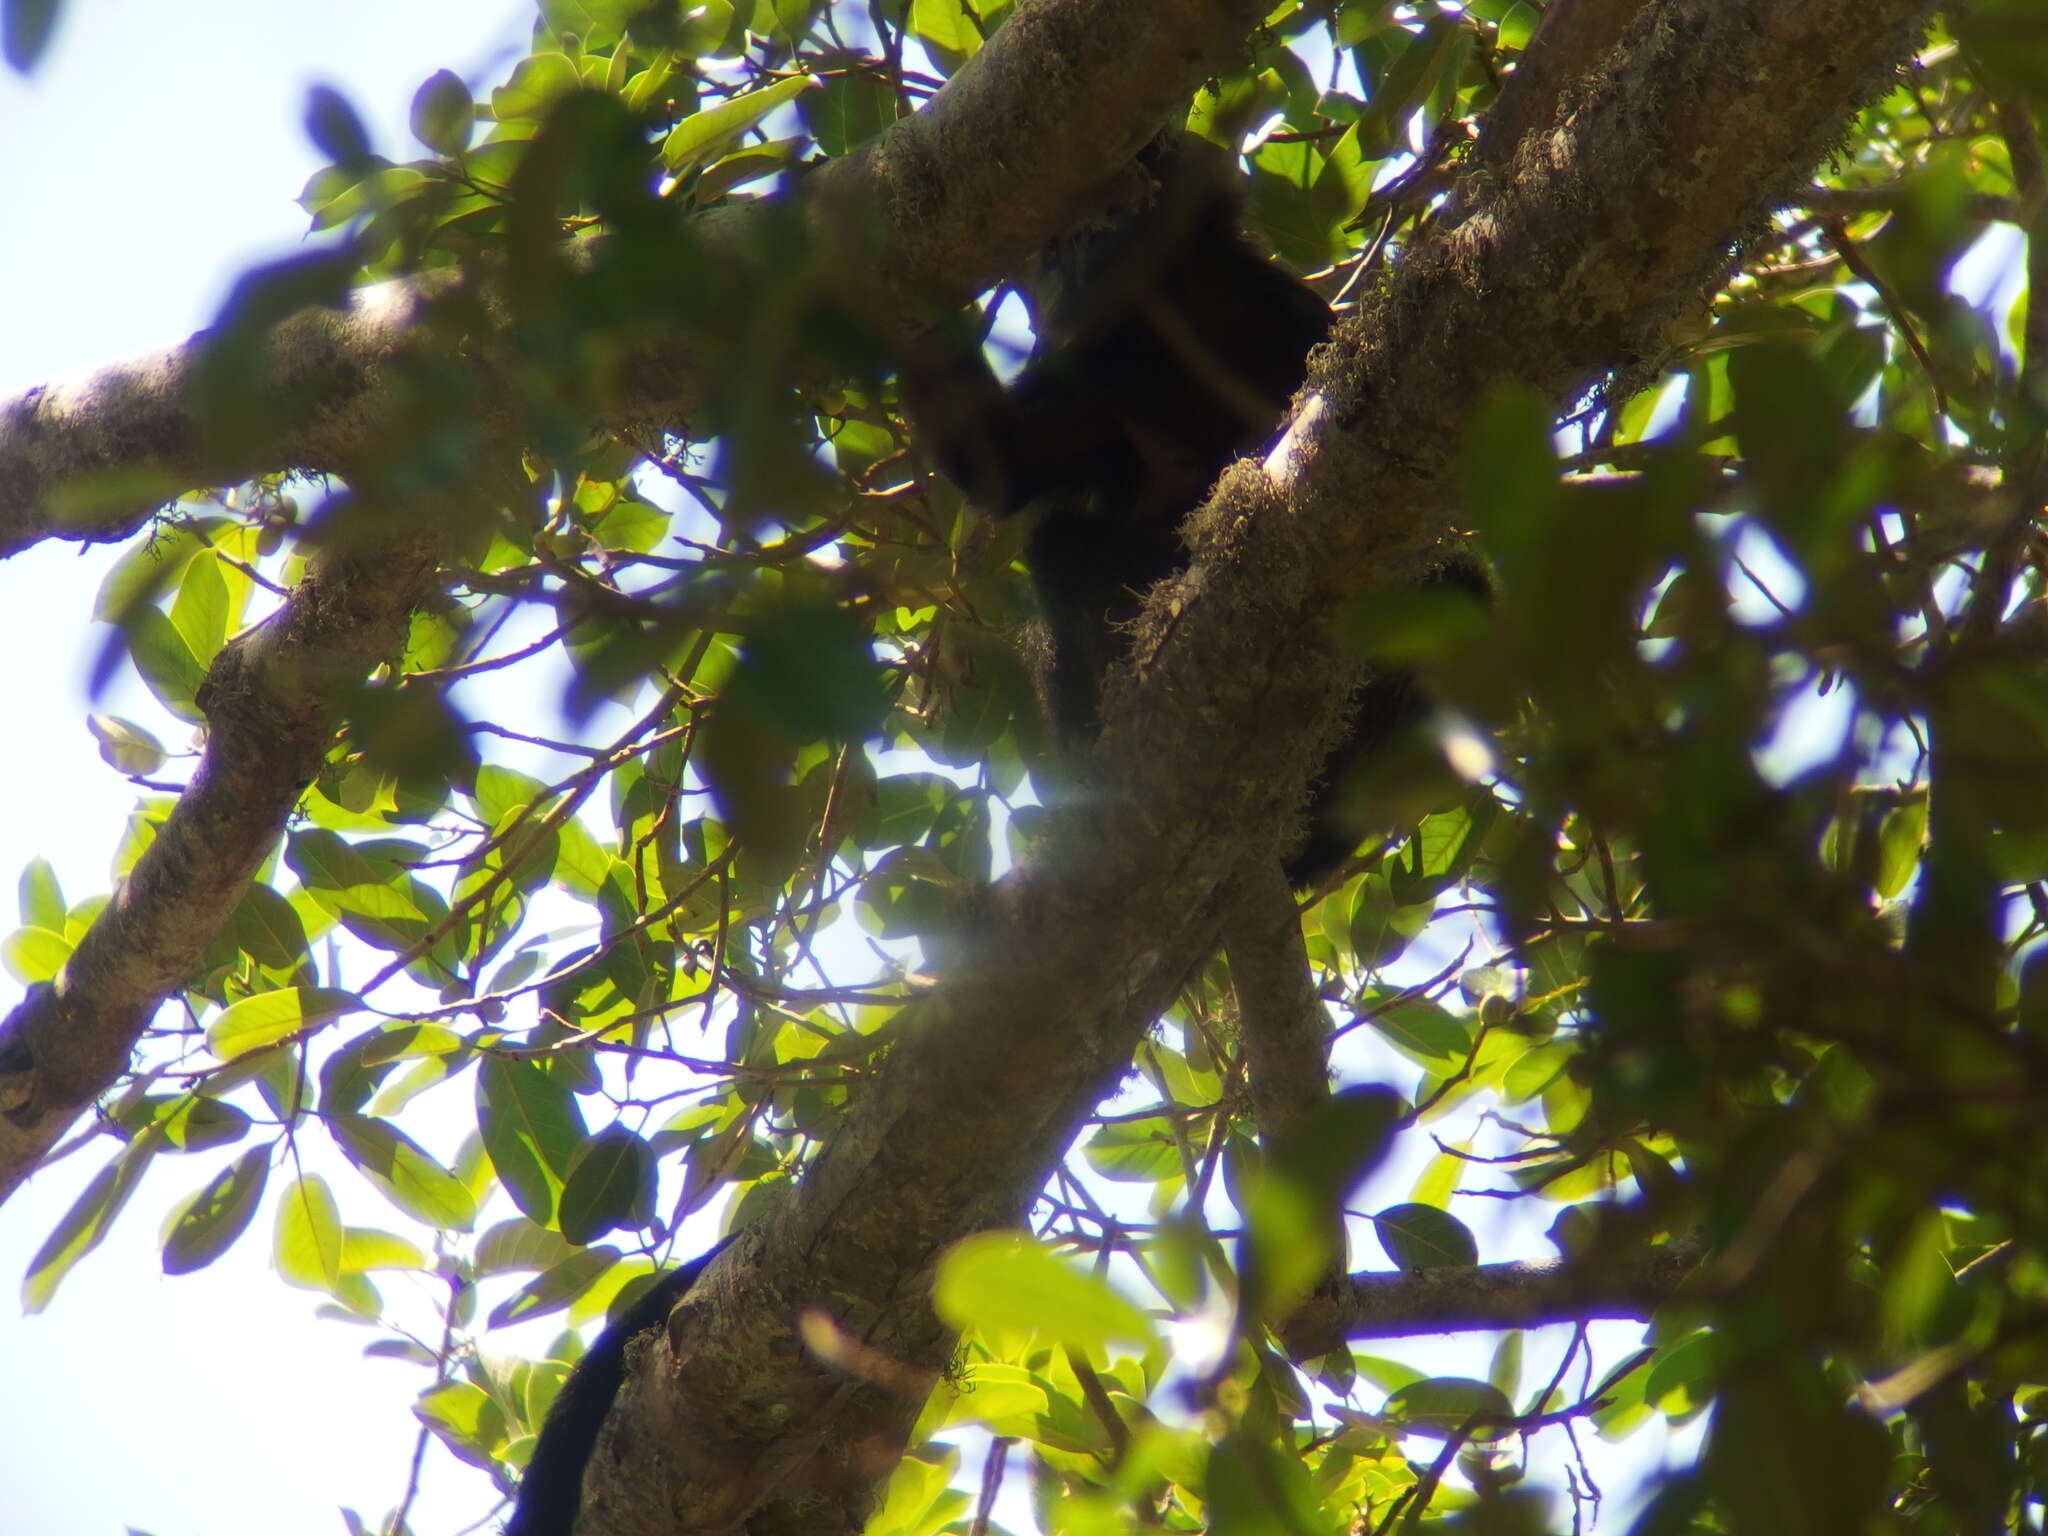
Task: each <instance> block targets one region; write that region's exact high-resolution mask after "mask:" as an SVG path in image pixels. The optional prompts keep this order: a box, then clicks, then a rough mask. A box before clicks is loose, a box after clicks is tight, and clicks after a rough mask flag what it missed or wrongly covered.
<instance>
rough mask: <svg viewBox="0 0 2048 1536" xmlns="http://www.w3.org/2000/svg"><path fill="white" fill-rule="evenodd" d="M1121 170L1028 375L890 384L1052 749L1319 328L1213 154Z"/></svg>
mask: <svg viewBox="0 0 2048 1536" xmlns="http://www.w3.org/2000/svg"><path fill="white" fill-rule="evenodd" d="M1140 164H1141V165H1142V166H1143V167H1144V169H1145V170H1146V172H1147V173H1149V175H1150V176H1151V178H1152V179H1153V180H1154V181H1155V182H1156V184H1157V191H1156V194H1155V195H1154V196H1153V197H1152V198H1151V200H1150V201H1149V202H1147V203H1146V204H1145V205H1144V206H1142V207H1141V208H1138V209H1137V210H1135V211H1132V212H1126V213H1123V214H1120V215H1117V216H1115V217H1113V218H1111V219H1110V220H1109V221H1108V222H1107V227H1096V228H1086V229H1083V230H1082V231H1080V232H1079V233H1077V234H1074V235H1071V236H1067V237H1064V238H1062V239H1061V240H1059V241H1057V242H1055V244H1054V245H1053V246H1052V247H1051V248H1050V249H1049V250H1048V252H1047V255H1046V257H1045V258H1044V260H1043V261H1042V262H1041V266H1042V268H1043V270H1042V271H1041V273H1040V274H1039V276H1038V278H1037V279H1036V280H1034V282H1033V283H1032V284H1031V287H1032V289H1033V292H1034V294H1035V295H1036V298H1037V300H1038V314H1037V321H1038V331H1039V347H1038V355H1037V357H1036V358H1035V360H1034V361H1033V362H1032V363H1031V365H1030V366H1029V367H1028V368H1026V369H1025V370H1024V372H1023V374H1022V375H1020V376H1019V378H1018V379H1017V381H1016V382H1015V383H1014V384H1013V385H1012V386H1011V387H1009V388H1008V389H1005V388H1004V387H1003V386H1002V385H1001V384H999V383H998V382H997V381H996V379H995V376H994V375H993V374H992V373H991V372H990V371H989V368H988V364H987V362H986V360H984V359H983V357H982V355H981V353H980V351H979V350H978V349H976V348H974V347H972V346H971V345H968V344H966V343H964V342H956V343H953V344H950V345H947V344H944V343H939V344H935V345H934V346H933V347H931V348H929V349H926V350H924V351H922V352H920V354H919V355H918V356H917V357H915V358H913V359H911V360H909V361H907V362H906V364H905V366H904V370H903V386H904V391H905V394H906V396H907V397H908V399H909V401H910V404H911V406H912V409H913V414H914V415H915V417H916V423H917V427H918V432H919V436H920V440H921V441H922V442H923V443H924V444H925V446H926V447H927V449H928V450H929V451H930V452H931V453H932V454H933V456H934V458H936V460H937V461H938V464H939V467H940V468H942V469H943V470H944V471H945V472H946V474H947V475H948V476H949V477H950V478H951V479H952V480H953V481H954V482H955V483H956V484H957V485H959V487H960V488H961V490H962V491H963V492H965V493H966V494H967V496H968V497H969V499H970V500H972V501H973V502H974V504H975V505H976V506H978V507H980V508H981V509H982V510H984V511H986V512H989V513H991V514H993V515H994V516H997V517H1013V516H1016V515H1017V514H1019V513H1022V512H1026V511H1031V512H1035V513H1036V514H1037V522H1036V524H1035V525H1034V527H1033V529H1032V532H1031V537H1030V543H1029V549H1028V552H1029V557H1030V561H1031V579H1032V585H1033V586H1034V588H1035V589H1036V591H1037V595H1038V603H1039V608H1040V612H1041V616H1042V618H1043V621H1044V629H1045V634H1046V641H1047V647H1046V649H1047V654H1046V656H1045V658H1044V674H1045V675H1044V680H1043V682H1044V690H1045V696H1046V707H1047V710H1048V713H1049V714H1050V715H1051V716H1052V724H1053V728H1054V730H1055V732H1056V734H1057V735H1058V736H1059V738H1060V739H1061V740H1062V741H1063V742H1065V743H1068V744H1072V743H1075V742H1081V741H1086V740H1087V739H1088V738H1089V737H1091V736H1092V735H1093V734H1094V733H1095V731H1096V729H1097V728H1098V726H1099V724H1100V721H1099V720H1098V718H1097V712H1098V707H1099V702H1100V695H1101V687H1102V679H1103V677H1104V675H1105V674H1106V673H1107V672H1108V670H1109V668H1110V667H1111V666H1112V665H1113V664H1114V663H1115V662H1116V661H1117V660H1118V658H1120V657H1121V656H1122V654H1123V652H1124V649H1125V643H1124V638H1123V630H1124V629H1125V627H1126V626H1127V625H1128V624H1129V623H1130V621H1131V620H1132V619H1134V618H1135V617H1136V616H1137V613H1138V609H1139V607H1140V605H1141V604H1142V603H1143V601H1144V597H1145V593H1146V592H1147V590H1148V589H1150V588H1151V586H1152V585H1153V584H1154V583H1155V582H1157V581H1159V580H1160V579H1161V578H1163V577H1166V576H1170V575H1172V574H1173V573H1174V572H1175V571H1178V570H1180V569H1181V568H1182V567H1184V566H1185V565H1186V564H1187V559H1188V555H1187V550H1186V548H1185V547H1184V546H1183V545H1182V543H1181V540H1180V525H1181V521H1182V519H1184V518H1185V517H1186V516H1187V514H1188V513H1189V512H1190V511H1191V510H1193V509H1194V508H1195V507H1196V506H1198V505H1199V504H1200V503H1201V501H1202V500H1203V498H1204V497H1205V496H1206V495H1207V494H1208V492H1209V489H1210V487H1211V486H1212V485H1214V484H1215V482H1216V479H1217V477H1218V476H1219V475H1221V474H1222V472H1223V470H1224V468H1225V466H1226V465H1228V464H1229V463H1230V462H1231V460H1233V459H1235V458H1237V457H1239V456H1240V455H1243V454H1246V453H1254V452H1257V451H1258V450H1260V449H1261V448H1263V447H1264V446H1265V445H1266V444H1267V442H1268V441H1269V440H1270V439H1271V437H1272V436H1273V433H1274V430H1275V429H1276V427H1277V426H1278V425H1279V421H1280V416H1281V413H1282V412H1283V411H1284V410H1285V409H1286V408H1287V403H1288V401H1289V400H1290V399H1291V398H1292V397H1293V395H1294V392H1295V391H1296V390H1297V389H1299V388H1300V387H1301V381H1302V378H1303V376H1304V374H1305V373H1306V361H1307V354H1308V350H1309V348H1311V347H1313V346H1314V345H1315V344H1316V343H1317V342H1319V341H1321V340H1322V339H1323V334H1324V332H1325V331H1326V330H1327V329H1328V328H1329V323H1330V310H1329V306H1328V305H1326V304H1325V303H1324V302H1323V300H1322V299H1321V298H1320V297H1319V296H1318V295H1317V294H1316V292H1315V290H1314V289H1312V288H1310V287H1309V286H1308V285H1307V284H1306V283H1304V282H1302V281H1301V280H1300V279H1299V278H1296V277H1294V276H1293V275H1292V274H1291V273H1289V272H1287V271H1285V270H1284V269H1282V268H1281V267H1279V266H1276V265H1275V264H1274V263H1272V262H1270V261H1268V260H1267V259H1266V258H1265V257H1264V256H1262V255H1261V254H1260V253H1259V251H1258V250H1257V249H1256V248H1255V247H1254V246H1253V245H1252V244H1251V242H1250V241H1249V240H1248V239H1247V238H1246V237H1245V235H1244V234H1243V232H1242V231H1241V230H1240V229H1239V227H1238V222H1237V216H1238V192H1237V189H1236V187H1235V185H1234V184H1233V178H1232V176H1231V175H1230V174H1229V171H1228V167H1227V165H1226V164H1225V163H1224V159H1223V156H1222V153H1221V152H1220V151H1216V150H1213V149H1212V148H1210V147H1209V146H1207V145H1203V144H1199V143H1196V142H1193V141H1184V140H1181V141H1176V140H1161V141H1156V142H1155V143H1154V144H1153V145H1152V146H1150V147H1149V148H1148V149H1147V150H1146V151H1145V153H1144V154H1143V155H1142V156H1141V157H1140ZM1432 579H1433V580H1435V581H1439V582H1441V583H1442V584H1444V585H1446V586H1452V587H1456V588H1459V589H1461V590H1464V591H1468V592H1471V593H1473V594H1474V595H1475V596H1479V597H1482V598H1483V597H1484V596H1485V594H1486V580H1485V577H1484V575H1483V573H1481V572H1480V570H1479V569H1478V567H1477V566H1476V565H1474V564H1467V563H1457V562H1454V563H1450V564H1447V565H1446V566H1445V567H1444V568H1443V569H1442V570H1441V571H1439V572H1437V573H1436V575H1435V576H1434V577H1433V578H1432ZM1428 708H1429V706H1428V703H1427V701H1426V700H1425V699H1424V698H1423V697H1422V695H1421V693H1420V692H1419V690H1418V689H1417V688H1416V686H1415V683H1414V680H1413V679H1412V678H1410V677H1409V676H1408V675H1407V674H1405V673H1402V672H1381V673H1378V674H1376V675H1375V676H1374V677H1373V678H1372V679H1371V680H1370V681H1368V682H1367V683H1366V685H1365V686H1364V688H1363V689H1361V690H1360V693H1359V696H1358V699H1357V707H1356V713H1355V715H1354V719H1353V724H1352V727H1351V730H1350V733H1349V736H1348V738H1347V739H1346V740H1345V741H1344V742H1342V743H1340V744H1339V745H1338V747H1337V749H1336V750H1335V751H1334V752H1333V753H1332V754H1331V755H1330V758H1329V760H1328V761H1327V762H1326V763H1325V764H1324V769H1323V775H1322V778H1323V783H1322V785H1321V787H1320V788H1319V789H1318V791H1317V794H1316V796H1315V799H1314V801H1313V803H1312V804H1311V806H1310V809H1309V816H1308V823H1309V825H1308V835H1307V838H1306V840H1305V842H1304V845H1303V846H1302V848H1301V849H1300V850H1299V851H1298V852H1296V853H1295V854H1294V856H1293V857H1292V858H1291V859H1289V860H1288V861H1287V864H1286V868H1287V874H1288V877H1289V878H1290V879H1291V880H1292V881H1293V882H1294V883H1295V884H1296V885H1297V886H1310V885H1314V884H1317V883H1319V882H1320V881H1321V880H1322V879H1323V878H1324V877H1325V876H1327V875H1329V874H1330V873H1331V872H1333V871H1334V870H1335V869H1336V868H1337V867H1338V865H1340V864H1341V863H1342V862H1343V860H1344V859H1345V857H1346V856H1347V855H1349V854H1350V852H1351V851H1352V849H1353V848H1355V847H1356V846H1357V844H1358V840H1359V837H1360V835H1361V834H1362V832H1363V831H1364V830H1365V829H1366V828H1367V827H1368V826H1369V825H1370V821H1369V819H1366V818H1359V817H1357V816H1354V815H1352V814H1351V813H1350V811H1349V809H1348V808H1347V807H1345V806H1344V805H1343V803H1342V796H1341V794H1339V793H1337V792H1335V791H1337V790H1338V789H1339V788H1341V786H1342V785H1343V783H1344V781H1345V780H1346V779H1348V778H1349V777H1350V776H1351V775H1352V774H1353V773H1354V772H1355V771H1356V770H1357V768H1358V766H1359V765H1360V764H1362V763H1364V762H1366V761H1367V760H1369V759H1371V758H1372V757H1374V756H1375V755H1376V754H1378V753H1379V752H1381V751H1382V750H1383V749H1384V748H1385V747H1386V746H1387V745H1388V744H1389V743H1391V742H1392V741H1393V740H1394V739H1395V738H1396V737H1398V736H1399V735H1401V734H1402V733H1403V732H1405V731H1407V730H1408V729H1409V728H1410V727H1412V726H1413V725H1415V724H1416V723H1417V722H1419V721H1420V720H1421V719H1422V718H1423V717H1424V716H1425V715H1426V714H1427V712H1428ZM726 1241H727V1242H730V1241H731V1239H730V1238H728V1239H727V1240H726ZM724 1247H725V1243H720V1244H719V1245H718V1246H717V1247H716V1248H713V1249H712V1250H711V1251H710V1252H709V1253H706V1254H704V1255H702V1256H701V1257H699V1258H696V1259H693V1260H691V1261H690V1262H689V1263H687V1264H684V1265H682V1266H681V1267H680V1268H677V1269H674V1270H671V1271H669V1272H668V1273H667V1274H665V1275H663V1276H662V1277H661V1278H660V1279H659V1280H658V1281H657V1282H656V1283H655V1284H654V1285H653V1287H652V1288H650V1289H649V1290H648V1291H647V1293H646V1294H645V1295H643V1296H642V1297H641V1298H640V1299H639V1300H638V1301H637V1302H635V1303H634V1304H633V1306H632V1307H631V1308H629V1309H628V1310H627V1312H626V1313H625V1314H624V1315H623V1316H622V1317H620V1318H619V1319H618V1320H617V1321H616V1322H614V1323H612V1324H611V1325H610V1326H609V1327H607V1328H606V1329H605V1330H604V1332H603V1333H601V1334H600V1335H598V1338H597V1341H596V1343H594V1344H592V1345H591V1347H590V1350H589V1352H588V1353H587V1354H585V1355H584V1357H583V1359H582V1361H581V1362H580V1363H578V1365H577V1367H576V1369H575V1370H574V1371H573V1372H572V1373H571V1374H570V1376H569V1379H568V1381H567V1382H566V1383H564V1384H563V1387H562V1391H561V1394H560V1395H559V1396H558V1397H557V1398H556V1399H555V1402H554V1406H553V1407H552V1408H550V1409H549V1410H548V1416H547V1421H546V1423H545V1424H543V1425H542V1426H541V1432H540V1436H539V1439H538V1440H537V1441H536V1442H535V1445H534V1450H533V1455H532V1457H531V1458H530V1459H529V1460H528V1462H527V1464H526V1471H525V1474H524V1475H523V1476H522V1477H521V1478H520V1481H519V1494H518V1499H517V1502H516V1504H515V1506H514V1508H513V1511H512V1518H511V1519H510V1520H509V1521H508V1522H507V1523H506V1525H505V1536H571V1532H572V1530H573V1528H574V1526H575V1522H576V1514H577V1509H578V1507H579V1505H580V1504H581V1502H582V1496H583V1473H584V1468H585V1466H586V1465H587V1464H588V1462H589V1460H590V1456H591V1453H592V1451H593V1450H594V1449H595V1448H596V1445H597V1435H598V1430H599V1429H600V1427H601V1426H602V1425H603V1423H604V1418H605V1415H606V1413H607V1412H609V1411H610V1409H611V1405H612V1400H613V1399H614V1398H615V1397H616V1396H617V1395H618V1391H619V1386H620V1384H621V1382H622V1381H623V1379H624V1376H625V1353H626V1343H627V1341H628V1340H629V1339H631V1338H633V1337H634V1335H636V1334H639V1333H643V1332H645V1331H646V1330H648V1329H650V1328H656V1327H659V1326H660V1325H661V1324H663V1323H664V1322H666V1321H667V1319H668V1315H669V1313H670V1311H671V1310H673V1308H674V1307H675V1304H676V1303H677V1302H678V1301H680V1300H681V1299H682V1298H683V1297H684V1296H685V1295H687V1294H688V1293H689V1290H690V1288H691V1286H692V1285H694V1284H695V1283H696V1281H697V1277H698V1276H699V1275H701V1274H702V1273H703V1272H704V1268H705V1266H706V1265H707V1264H709V1263H710V1261H711V1260H712V1258H713V1257H714V1256H716V1255H717V1253H718V1252H719V1251H720V1249H722V1248H724Z"/></svg>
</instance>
